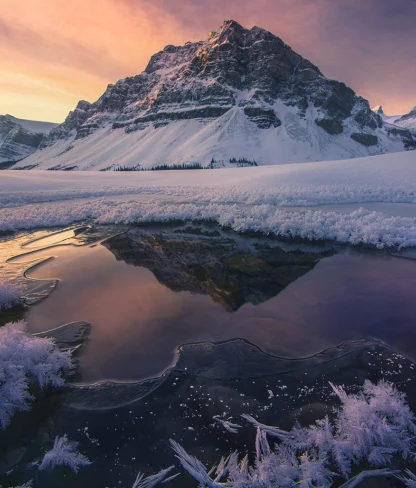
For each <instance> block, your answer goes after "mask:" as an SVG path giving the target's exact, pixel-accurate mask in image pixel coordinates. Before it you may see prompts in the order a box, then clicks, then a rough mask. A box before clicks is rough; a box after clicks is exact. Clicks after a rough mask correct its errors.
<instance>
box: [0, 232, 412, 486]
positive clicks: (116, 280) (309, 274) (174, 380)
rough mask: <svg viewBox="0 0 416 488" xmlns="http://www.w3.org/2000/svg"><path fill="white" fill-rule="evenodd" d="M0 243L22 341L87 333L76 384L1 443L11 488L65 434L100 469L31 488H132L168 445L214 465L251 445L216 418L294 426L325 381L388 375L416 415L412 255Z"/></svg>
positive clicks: (258, 241) (67, 238) (244, 240)
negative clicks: (16, 287) (22, 325)
mask: <svg viewBox="0 0 416 488" xmlns="http://www.w3.org/2000/svg"><path fill="white" fill-rule="evenodd" d="M0 249H1V253H0V254H1V259H2V262H1V263H0V266H2V267H1V271H2V273H4V274H7V276H8V277H9V278H10V279H11V280H18V281H19V283H21V284H23V285H24V286H26V296H27V297H28V303H30V304H31V305H30V306H29V307H28V309H27V310H26V311H25V312H24V318H25V320H26V321H27V323H28V327H29V330H30V331H31V332H34V333H37V332H43V331H47V330H49V329H52V328H55V327H58V326H60V325H64V324H67V323H70V322H77V321H85V322H89V323H90V324H91V331H90V335H89V338H88V340H87V341H85V342H84V344H83V346H82V348H81V349H80V351H79V353H78V355H77V361H78V374H77V376H76V377H75V378H74V379H73V384H74V386H73V387H71V388H69V389H68V390H66V391H64V392H59V393H54V394H53V395H51V396H47V397H46V398H43V399H41V400H40V401H39V402H38V403H37V405H35V407H34V409H33V410H32V412H30V413H27V412H25V413H23V414H19V416H18V417H17V418H16V422H14V423H13V424H12V426H11V427H10V428H8V430H7V431H6V434H7V435H6V436H5V435H4V434H3V435H2V436H0V449H3V451H2V452H4V453H5V454H4V456H3V457H2V459H1V461H0V483H5V486H9V485H10V486H14V485H16V484H18V483H23V482H25V481H27V479H28V472H30V470H31V468H29V467H28V463H30V462H32V461H33V459H36V458H37V457H39V456H40V454H41V453H42V452H44V450H45V447H44V446H48V447H49V445H50V442H51V440H53V438H54V437H55V436H56V435H63V434H65V433H67V434H68V436H69V437H70V438H71V439H74V440H76V441H79V442H81V444H80V450H81V451H82V452H83V453H85V454H86V455H88V457H89V458H90V459H92V460H94V463H93V464H92V465H91V466H90V467H87V468H83V469H82V470H81V471H80V473H79V474H78V475H77V476H75V475H73V474H72V473H67V472H65V473H66V474H65V473H64V474H65V476H63V475H62V472H60V471H59V470H57V471H56V472H55V471H54V472H53V475H50V474H49V475H48V474H47V473H45V474H41V475H36V477H35V483H34V488H38V487H39V488H40V487H42V488H52V487H55V486H56V485H57V483H59V485H60V486H63V487H70V486H79V487H81V488H83V487H95V486H97V487H104V486H108V487H116V486H131V485H132V484H133V481H134V478H135V473H137V471H138V470H141V471H144V472H146V473H147V474H151V473H153V472H155V471H157V470H158V469H159V468H160V467H165V466H168V465H170V464H172V462H174V459H173V454H172V452H171V450H170V448H169V447H168V439H169V438H174V439H176V440H178V441H179V442H181V443H183V444H184V445H185V446H186V447H187V448H189V451H190V452H191V453H193V454H195V455H197V456H198V457H199V458H201V459H203V460H204V462H207V464H210V463H211V464H212V462H213V461H217V460H218V459H217V458H219V457H220V456H221V455H224V454H228V453H229V452H230V450H231V449H235V448H238V449H240V450H244V449H251V445H252V441H253V432H251V431H250V430H249V429H248V431H247V430H246V429H244V433H240V434H238V435H230V434H229V433H227V432H224V430H221V425H219V424H218V422H215V421H213V419H212V418H213V417H214V416H216V415H219V416H221V417H223V418H229V417H232V418H233V419H234V420H236V421H237V423H240V421H239V415H241V414H242V413H249V414H251V415H254V416H256V418H260V419H261V421H262V422H265V423H266V424H276V423H279V425H280V426H281V427H287V428H289V427H290V425H293V422H294V421H295V420H300V421H302V422H305V421H306V422H308V421H310V420H311V419H315V418H321V417H322V416H323V415H325V413H327V412H329V411H330V409H331V405H332V404H333V402H334V401H335V400H334V398H333V396H331V393H330V388H329V387H328V381H332V382H335V383H338V384H345V385H347V386H348V385H350V388H354V385H359V384H361V383H362V381H363V380H364V379H365V378H370V379H372V380H373V381H376V380H377V379H379V378H387V379H390V380H392V381H395V382H396V383H397V384H399V385H400V388H401V389H402V390H403V391H405V392H406V393H407V394H408V395H409V400H410V403H411V405H412V406H413V408H414V406H415V405H416V402H415V398H414V396H415V395H414V392H415V391H416V388H415V380H414V365H413V362H412V360H413V359H414V358H416V325H415V323H414V317H415V316H416V302H415V300H414V290H415V287H416V260H414V259H412V257H413V254H412V250H407V251H404V252H396V253H395V254H396V255H395V256H393V255H392V254H391V253H390V252H389V251H388V250H383V251H380V250H373V249H368V248H367V249H364V248H360V249H359V248H351V247H345V246H340V245H336V244H334V243H331V242H315V243H313V244H312V243H307V242H305V241H298V242H296V241H293V240H280V239H278V238H271V237H266V236H262V235H259V234H254V233H253V234H250V235H249V234H246V235H241V234H237V233H235V232H233V231H229V230H225V229H223V228H220V227H217V226H216V225H208V224H199V223H193V224H189V225H188V224H177V225H176V224H170V225H168V226H167V225H158V226H149V225H147V226H130V227H123V226H114V227H112V226H95V227H89V226H83V227H80V228H77V227H74V228H70V229H64V230H63V232H61V231H60V230H59V229H57V230H56V231H55V232H53V231H48V232H46V231H42V230H40V231H36V232H27V233H25V234H18V235H16V236H14V237H13V238H7V237H5V238H4V240H3V242H1V243H0ZM397 255H398V256H397ZM409 258H410V259H409ZM6 261H7V262H6ZM23 274H24V275H25V276H23ZM178 348H179V349H178ZM406 356H407V358H408V359H406ZM283 358H284V359H283ZM302 358H306V359H302ZM160 375H162V376H160ZM6 472H10V473H11V474H9V476H5V473H6ZM120 483H121V484H120ZM382 483H384V481H383V482H380V485H378V486H380V487H381V486H386V487H387V486H394V485H389V484H382ZM166 486H168V487H169V486H171V487H175V488H179V487H188V486H189V487H192V486H194V483H193V482H192V481H190V480H187V479H185V478H184V477H183V476H180V477H179V478H177V479H175V480H174V481H172V482H171V483H168V484H167V485H166Z"/></svg>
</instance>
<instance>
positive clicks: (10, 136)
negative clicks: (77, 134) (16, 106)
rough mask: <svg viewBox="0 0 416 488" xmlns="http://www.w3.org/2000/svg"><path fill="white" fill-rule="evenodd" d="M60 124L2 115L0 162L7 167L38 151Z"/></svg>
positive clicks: (0, 122)
mask: <svg viewBox="0 0 416 488" xmlns="http://www.w3.org/2000/svg"><path fill="white" fill-rule="evenodd" d="M57 126H58V124H53V123H51V122H37V121H35V120H25V119H18V118H16V117H13V116H12V115H0V164H1V165H2V166H3V167H5V166H8V165H9V164H11V163H13V162H15V161H19V160H21V159H23V158H25V157H27V156H28V155H29V154H32V153H33V152H34V151H36V150H37V149H38V148H39V146H40V144H41V142H42V140H43V138H44V137H45V135H46V134H48V133H49V132H50V131H51V130H52V129H54V128H55V127H57Z"/></svg>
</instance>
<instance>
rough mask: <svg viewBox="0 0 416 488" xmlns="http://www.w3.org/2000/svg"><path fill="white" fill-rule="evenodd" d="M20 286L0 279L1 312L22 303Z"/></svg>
mask: <svg viewBox="0 0 416 488" xmlns="http://www.w3.org/2000/svg"><path fill="white" fill-rule="evenodd" d="M20 292H21V289H20V287H19V286H17V285H15V284H14V283H11V282H10V281H6V280H4V279H1V278H0V310H2V309H3V310H4V309H8V308H12V307H13V306H15V305H18V304H19V303H20V297H19V296H20Z"/></svg>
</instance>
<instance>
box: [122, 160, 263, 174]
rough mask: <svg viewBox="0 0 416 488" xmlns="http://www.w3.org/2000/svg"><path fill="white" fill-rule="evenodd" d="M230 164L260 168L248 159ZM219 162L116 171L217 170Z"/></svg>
mask: <svg viewBox="0 0 416 488" xmlns="http://www.w3.org/2000/svg"><path fill="white" fill-rule="evenodd" d="M229 162H230V164H234V165H236V166H237V167H238V168H243V167H246V166H258V165H257V163H256V161H255V160H254V159H247V158H238V159H237V158H230V159H229ZM218 163H219V162H218V161H217V160H215V159H214V158H212V159H211V162H210V163H209V165H208V166H202V165H201V163H191V164H185V163H183V164H172V165H169V164H160V165H158V166H153V167H152V168H142V167H140V165H138V166H121V165H120V166H117V167H116V168H114V171H169V170H181V169H215V168H216V167H218V166H219V164H218Z"/></svg>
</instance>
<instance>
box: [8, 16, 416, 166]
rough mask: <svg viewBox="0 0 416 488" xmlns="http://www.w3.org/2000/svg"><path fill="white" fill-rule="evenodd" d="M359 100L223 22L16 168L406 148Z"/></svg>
mask: <svg viewBox="0 0 416 488" xmlns="http://www.w3.org/2000/svg"><path fill="white" fill-rule="evenodd" d="M413 144H414V141H413V136H412V135H410V133H408V132H405V131H404V132H400V131H399V132H398V131H395V130H390V129H388V128H386V127H385V126H384V123H383V120H382V118H381V117H380V116H379V115H378V114H375V113H374V112H373V111H372V110H371V109H370V107H369V104H368V102H367V101H366V100H364V99H363V98H361V97H359V96H357V95H356V94H355V93H354V91H353V90H352V89H351V88H348V87H347V86H346V85H345V84H344V83H340V82H338V81H334V80H330V79H328V78H325V76H323V74H322V73H321V72H320V70H319V69H318V68H317V67H316V66H314V65H313V64H312V63H311V62H309V61H308V60H306V59H305V58H303V57H302V56H300V55H299V54H297V53H295V52H294V51H293V50H292V49H291V48H290V47H289V46H288V45H286V44H285V43H284V42H283V41H282V40H281V39H279V38H278V37H276V36H275V35H273V34H272V33H270V32H268V31H266V30H264V29H261V28H259V27H253V28H252V29H250V30H249V29H245V28H244V27H242V26H241V25H239V24H238V23H237V22H235V21H226V22H224V24H223V25H222V27H221V29H220V30H219V31H215V32H212V33H211V34H210V36H209V38H208V39H207V40H206V41H200V42H195V43H190V42H188V43H186V44H185V45H184V46H179V47H178V46H171V45H169V46H166V47H165V49H164V50H163V51H161V52H159V53H157V54H155V55H154V56H152V58H151V60H150V62H149V64H148V66H147V68H146V69H145V71H144V72H143V73H141V74H139V75H137V76H133V77H130V78H125V79H123V80H120V81H118V82H117V83H116V84H114V85H109V86H108V88H107V90H106V91H105V93H104V94H103V95H102V96H101V97H100V98H99V99H98V100H97V101H96V102H95V103H93V104H90V103H89V102H86V101H81V102H79V103H78V105H77V107H76V109H75V110H74V111H73V112H71V113H70V114H69V115H68V117H67V119H66V120H65V122H64V123H63V124H61V125H60V126H58V127H57V128H55V129H53V130H52V131H51V132H50V134H49V135H48V136H47V137H46V138H45V139H44V140H43V142H42V144H41V150H40V151H37V152H36V153H35V154H33V155H31V156H30V157H29V158H27V159H26V160H24V161H22V162H20V163H19V164H18V165H17V166H16V167H18V168H23V167H27V168H33V167H37V168H42V169H83V170H88V169H101V170H104V169H114V168H117V167H119V166H125V167H141V168H148V167H154V166H158V165H162V164H168V165H174V164H191V163H199V164H201V165H203V166H205V165H208V164H209V163H210V162H211V161H212V160H213V159H214V161H215V165H217V166H223V165H226V166H227V165H229V164H230V163H229V160H230V158H237V159H238V158H246V159H251V160H252V159H254V160H255V161H256V162H257V163H258V164H282V163H289V162H299V161H307V160H311V161H316V160H332V159H344V158H345V159H346V158H352V157H359V156H368V155H375V154H382V153H385V152H393V151H394V152H395V151H402V150H404V149H406V148H407V147H411V146H412V145H413Z"/></svg>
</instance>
